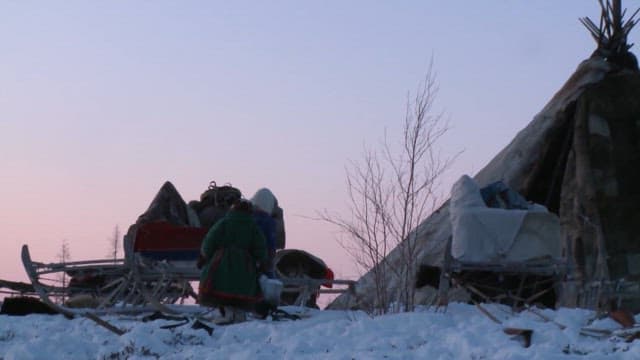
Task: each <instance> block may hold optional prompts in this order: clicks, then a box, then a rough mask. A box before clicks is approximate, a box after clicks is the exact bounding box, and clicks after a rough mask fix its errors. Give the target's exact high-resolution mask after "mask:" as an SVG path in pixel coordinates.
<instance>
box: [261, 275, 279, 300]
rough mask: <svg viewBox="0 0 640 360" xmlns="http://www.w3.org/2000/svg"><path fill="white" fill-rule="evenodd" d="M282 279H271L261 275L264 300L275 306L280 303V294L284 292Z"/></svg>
mask: <svg viewBox="0 0 640 360" xmlns="http://www.w3.org/2000/svg"><path fill="white" fill-rule="evenodd" d="M282 287H283V284H282V281H280V280H278V279H269V278H268V277H267V276H266V275H261V276H260V289H262V295H263V296H264V300H265V301H266V302H268V303H269V304H271V305H273V306H278V305H279V304H280V294H282Z"/></svg>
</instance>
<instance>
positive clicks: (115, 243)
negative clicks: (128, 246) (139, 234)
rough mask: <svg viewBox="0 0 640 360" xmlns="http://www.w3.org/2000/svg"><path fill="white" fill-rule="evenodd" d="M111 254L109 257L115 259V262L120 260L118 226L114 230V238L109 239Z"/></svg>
mask: <svg viewBox="0 0 640 360" xmlns="http://www.w3.org/2000/svg"><path fill="white" fill-rule="evenodd" d="M108 240H109V253H108V256H109V257H111V258H113V261H114V262H115V261H116V260H117V259H118V250H119V249H120V227H119V226H118V225H116V227H115V229H113V237H111V238H109V239H108Z"/></svg>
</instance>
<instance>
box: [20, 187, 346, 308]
mask: <svg viewBox="0 0 640 360" xmlns="http://www.w3.org/2000/svg"><path fill="white" fill-rule="evenodd" d="M240 196H241V194H240V191H239V190H237V189H235V188H233V187H231V186H230V185H225V186H221V187H218V186H216V184H215V183H212V184H211V185H210V186H209V189H208V190H207V191H206V192H205V193H203V195H202V196H201V199H200V201H193V202H191V203H189V205H187V204H186V203H185V202H184V201H183V200H182V198H181V197H180V195H179V194H178V192H177V191H176V190H175V188H174V187H173V185H172V184H171V183H169V182H167V183H165V184H164V185H163V187H162V188H161V189H160V191H159V192H158V194H157V195H156V197H155V198H154V200H153V201H152V203H151V205H150V207H149V209H148V210H147V211H146V212H145V213H144V214H142V215H141V216H140V217H139V218H138V221H137V222H136V223H135V224H133V225H132V226H131V227H130V228H129V230H128V232H127V234H126V235H125V237H124V255H125V256H124V258H123V259H115V260H114V259H104V260H86V261H75V262H66V263H43V262H37V261H34V260H33V259H32V258H31V254H30V252H29V248H28V246H27V245H23V247H22V262H23V265H24V267H25V271H26V273H27V275H28V277H29V279H30V281H31V284H32V285H33V289H34V291H35V293H37V295H38V296H39V297H40V298H41V300H42V301H43V302H45V303H46V304H48V305H49V306H51V307H53V308H54V309H56V310H57V311H59V312H61V313H63V314H65V315H67V316H75V315H78V314H86V313H87V312H89V313H91V314H94V315H100V314H115V313H140V312H145V311H162V312H175V310H172V309H174V308H175V307H171V306H170V305H172V304H179V303H180V304H182V303H185V302H186V303H194V302H196V301H197V294H196V292H195V291H194V287H193V286H192V284H193V283H194V282H197V281H199V279H200V270H198V268H197V266H196V264H197V260H198V256H199V253H200V246H201V243H202V240H203V238H204V237H205V235H206V233H207V231H208V229H209V227H210V226H211V225H213V224H214V223H215V222H216V221H217V220H219V219H220V218H222V216H224V214H225V213H226V211H227V210H228V209H229V207H230V205H231V204H232V203H233V202H234V201H235V200H236V199H239V198H240ZM275 204H276V206H275V208H276V210H275V211H274V212H273V213H274V214H272V216H274V217H275V219H276V224H277V226H276V231H277V239H276V240H277V241H276V244H277V247H278V248H280V250H279V251H278V252H277V253H276V258H275V261H274V263H275V268H276V274H277V275H278V276H279V279H280V281H282V283H283V285H284V289H283V293H282V298H281V299H280V301H281V304H283V305H307V306H313V307H317V305H316V303H315V299H316V298H317V296H318V295H319V294H320V293H338V292H345V291H348V290H349V289H351V288H352V286H353V282H352V281H346V280H335V279H334V278H333V272H332V271H331V269H330V268H329V267H328V266H327V265H326V264H325V263H324V262H323V261H322V260H321V259H319V258H317V257H315V256H313V255H311V254H309V253H308V252H306V251H303V250H295V249H282V248H284V243H285V242H284V223H283V221H282V209H280V208H279V207H278V206H277V201H276V203H275ZM202 224H206V225H204V226H203V225H202ZM61 278H66V279H68V281H62V282H61V281H60V279H61ZM333 285H339V286H344V288H342V289H336V288H331V289H329V288H330V287H333ZM321 287H325V289H322V288H321ZM327 287H328V288H327Z"/></svg>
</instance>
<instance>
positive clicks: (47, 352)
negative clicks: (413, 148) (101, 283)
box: [0, 304, 640, 360]
mask: <svg viewBox="0 0 640 360" xmlns="http://www.w3.org/2000/svg"><path fill="white" fill-rule="evenodd" d="M485 307H486V308H487V309H488V310H489V311H490V312H491V313H492V314H493V315H495V316H496V317H497V318H498V319H500V321H502V322H503V324H502V325H499V324H497V323H495V322H493V321H491V320H490V319H489V318H488V317H486V316H485V315H484V314H482V313H481V312H480V311H479V310H478V309H477V308H476V307H474V306H472V305H466V304H451V305H450V306H449V308H448V310H447V312H446V313H442V312H434V311H433V310H428V309H420V310H418V311H416V312H413V313H403V314H392V315H385V316H379V317H374V318H372V317H369V316H368V315H367V314H365V313H363V312H353V311H319V310H308V314H309V315H310V317H308V318H304V319H301V320H297V321H270V320H252V321H249V322H245V323H241V324H235V325H228V326H224V327H221V326H216V327H215V328H214V331H213V334H212V335H211V336H210V335H209V334H208V333H207V332H206V331H204V330H194V329H191V328H190V326H189V325H185V326H181V327H178V328H175V329H172V330H166V329H161V328H160V326H162V325H167V324H173V323H176V321H169V320H156V321H152V322H142V321H139V320H136V319H135V318H133V317H124V316H107V317H104V318H105V319H106V320H108V321H109V322H111V323H112V324H114V325H116V326H118V327H119V328H121V329H124V330H127V333H126V334H124V335H122V336H117V335H115V334H114V333H111V332H109V331H107V330H106V329H105V328H103V327H100V326H98V325H96V324H95V323H94V322H92V321H91V320H89V319H86V318H80V319H74V320H67V319H65V318H64V317H62V316H61V315H54V316H48V315H29V316H25V317H10V316H4V315H3V316H0V359H3V360H9V359H19V360H27V359H147V358H151V359H153V358H161V359H574V358H575V359H602V358H607V359H608V358H611V359H640V340H636V341H634V342H630V343H627V342H625V341H624V340H622V339H616V338H605V339H597V338H593V337H588V336H583V335H580V330H581V328H582V327H587V326H588V327H590V328H598V329H620V325H618V324H617V323H616V322H614V321H613V320H611V319H602V320H595V321H593V322H592V323H590V320H592V319H593V313H592V312H590V311H586V310H576V309H560V310H558V311H551V310H544V311H542V313H543V314H544V315H546V316H548V317H549V318H552V319H553V320H555V321H556V322H558V323H561V324H563V325H566V328H565V329H564V330H561V329H560V328H559V327H558V326H557V325H556V324H553V323H552V322H546V321H544V320H542V319H541V318H540V317H538V316H536V315H534V314H532V313H530V312H523V313H520V314H510V313H509V312H508V308H506V307H499V306H497V305H486V306H485ZM287 310H300V309H298V308H287ZM636 320H640V318H636ZM504 327H516V328H528V329H532V330H533V337H532V343H531V346H530V347H529V348H524V347H523V345H522V343H521V342H520V341H518V340H517V339H512V338H511V336H510V335H506V334H505V333H504V332H503V328H504Z"/></svg>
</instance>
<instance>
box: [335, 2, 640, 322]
mask: <svg viewBox="0 0 640 360" xmlns="http://www.w3.org/2000/svg"><path fill="white" fill-rule="evenodd" d="M622 14H624V12H621V11H620V4H619V1H615V0H614V2H613V3H610V2H607V3H606V4H603V14H602V21H601V24H602V25H601V26H600V27H596V26H595V25H594V24H593V22H591V21H590V20H589V19H587V18H585V19H581V21H582V22H583V23H584V24H585V26H587V28H588V29H589V31H590V32H591V33H592V35H593V36H594V38H596V41H597V42H598V49H597V50H596V51H595V52H594V54H593V55H592V56H591V57H590V58H589V59H588V60H585V61H583V62H582V63H581V64H580V65H579V66H578V68H577V69H576V71H575V72H574V74H573V75H571V77H570V78H569V79H568V80H567V82H566V83H565V84H564V86H563V87H562V88H561V89H560V90H559V91H558V92H557V93H556V94H555V95H554V96H553V98H552V99H551V100H550V101H549V103H548V104H547V105H546V106H545V107H544V108H543V109H542V111H540V113H539V114H538V115H536V116H535V117H534V119H533V120H532V121H531V122H530V123H529V125H528V126H527V127H526V128H524V129H523V130H521V131H520V132H519V133H518V134H517V135H516V137H515V138H514V139H513V140H512V141H511V143H510V144H509V145H507V146H506V147H505V148H504V149H503V150H502V151H501V152H500V153H499V154H498V155H497V156H496V157H494V158H493V160H491V161H490V162H489V164H487V165H486V166H485V167H484V168H483V169H482V170H480V172H478V173H477V174H476V175H475V177H474V179H475V180H476V182H477V183H478V184H479V185H480V186H486V185H487V184H490V183H492V182H495V181H499V180H501V181H503V182H504V183H506V184H507V185H508V186H510V187H511V188H513V189H515V190H517V191H518V192H520V193H521V194H522V195H524V196H525V197H526V198H527V199H528V200H530V201H533V202H536V203H539V204H543V205H545V206H546V207H547V208H548V209H549V210H550V211H551V212H554V213H556V214H557V215H558V216H559V217H560V224H561V233H562V237H561V238H562V240H561V241H562V242H563V243H562V247H563V256H564V257H565V259H566V260H567V262H568V264H569V276H568V279H567V281H566V282H564V284H562V291H561V292H560V298H559V299H558V300H559V302H560V304H561V305H564V306H580V307H589V308H595V307H599V306H602V305H603V304H601V303H598V302H599V301H602V300H603V299H607V298H606V297H603V296H602V294H604V293H605V292H606V291H607V289H609V290H610V289H611V288H612V286H613V285H611V284H618V285H619V284H621V283H631V282H633V281H634V280H636V277H637V278H638V280H640V72H639V71H638V66H637V61H636V60H635V56H633V54H631V53H630V52H629V51H628V50H629V48H630V45H627V44H626V37H627V34H628V32H629V31H630V30H631V28H632V27H633V25H635V23H636V21H635V20H633V18H634V16H632V17H631V18H630V20H628V21H627V22H623V21H622ZM634 15H635V14H634ZM607 27H609V28H607ZM415 231H417V233H418V242H419V245H418V247H419V249H420V251H419V254H418V260H419V261H418V263H419V265H429V266H438V267H440V266H442V264H443V261H444V258H445V256H444V254H445V250H446V247H447V242H448V239H449V238H450V236H451V233H452V231H451V224H450V220H449V202H448V201H447V202H445V203H444V205H442V206H441V207H440V208H439V209H438V210H437V211H435V212H434V213H433V214H432V215H431V216H429V217H428V218H427V219H425V220H424V221H423V222H422V223H421V224H420V225H419V226H418V228H417V229H416V230H415ZM398 253H399V251H396V250H394V251H392V252H391V253H390V254H389V256H388V257H387V258H386V259H385V261H388V262H391V263H394V262H397V261H400V259H401V258H400V256H399V254H398ZM417 271H418V270H417V269H414V272H415V273H417ZM390 281H391V280H390ZM391 283H393V281H391ZM605 284H609V287H608V288H607V287H606V286H605ZM616 286H617V285H616ZM356 289H357V295H356V296H351V295H348V294H344V295H341V296H340V297H338V298H336V300H335V301H334V302H333V303H332V304H331V305H330V307H332V308H344V307H349V306H353V305H354V301H355V300H356V298H357V300H358V302H359V303H362V302H364V303H368V304H372V303H374V295H373V293H374V291H373V289H374V284H373V275H372V273H371V272H369V273H367V274H365V275H364V276H363V277H362V278H361V279H360V280H359V281H358V284H357V286H356ZM590 289H597V294H598V296H594V294H593V292H591V291H589V290H590ZM388 291H389V292H390V293H393V292H394V291H395V289H394V287H393V286H391V287H390V288H389V289H388ZM637 292H638V296H637V298H640V290H637ZM624 306H626V307H627V308H632V309H639V310H640V303H637V302H633V301H632V302H627V303H625V304H624Z"/></svg>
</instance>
